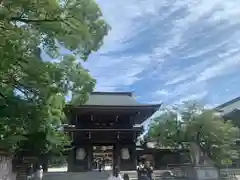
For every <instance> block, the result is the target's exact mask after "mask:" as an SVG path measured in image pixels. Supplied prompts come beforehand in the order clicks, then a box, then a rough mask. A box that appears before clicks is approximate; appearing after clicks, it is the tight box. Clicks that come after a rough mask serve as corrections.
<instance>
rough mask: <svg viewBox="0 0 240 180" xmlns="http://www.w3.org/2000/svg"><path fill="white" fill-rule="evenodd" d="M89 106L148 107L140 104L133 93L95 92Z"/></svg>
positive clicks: (90, 96) (91, 95)
mask: <svg viewBox="0 0 240 180" xmlns="http://www.w3.org/2000/svg"><path fill="white" fill-rule="evenodd" d="M84 105H87V106H146V105H149V104H141V103H138V102H137V101H136V100H135V98H134V97H133V95H132V93H131V92H93V93H91V94H90V95H89V99H88V101H87V102H86V103H85V104H84Z"/></svg>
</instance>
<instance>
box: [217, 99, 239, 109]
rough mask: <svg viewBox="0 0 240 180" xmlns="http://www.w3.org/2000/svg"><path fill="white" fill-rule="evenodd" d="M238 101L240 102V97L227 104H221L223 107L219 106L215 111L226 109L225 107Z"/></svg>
mask: <svg viewBox="0 0 240 180" xmlns="http://www.w3.org/2000/svg"><path fill="white" fill-rule="evenodd" d="M237 101H240V96H239V97H236V98H234V99H232V100H230V101H227V102H225V103H223V104H221V105H219V106H217V107H215V109H221V108H224V107H226V106H228V105H230V104H233V103H235V102H237Z"/></svg>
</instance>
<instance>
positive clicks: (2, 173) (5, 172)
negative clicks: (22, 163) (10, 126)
mask: <svg viewBox="0 0 240 180" xmlns="http://www.w3.org/2000/svg"><path fill="white" fill-rule="evenodd" d="M0 180H16V175H15V174H14V173H13V171H12V156H11V155H10V154H9V153H6V152H4V151H0Z"/></svg>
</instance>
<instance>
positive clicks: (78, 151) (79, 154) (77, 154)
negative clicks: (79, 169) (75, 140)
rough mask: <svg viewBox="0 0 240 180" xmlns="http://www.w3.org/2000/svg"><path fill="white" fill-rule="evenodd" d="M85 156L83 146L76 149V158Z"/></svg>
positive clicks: (80, 158)
mask: <svg viewBox="0 0 240 180" xmlns="http://www.w3.org/2000/svg"><path fill="white" fill-rule="evenodd" d="M85 156H86V153H85V150H84V149H83V148H79V149H77V151H76V159H77V160H84V159H85Z"/></svg>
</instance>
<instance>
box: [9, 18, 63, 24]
mask: <svg viewBox="0 0 240 180" xmlns="http://www.w3.org/2000/svg"><path fill="white" fill-rule="evenodd" d="M10 20H11V21H20V22H24V23H43V22H60V21H62V19H60V18H54V19H26V18H20V17H12V18H10Z"/></svg>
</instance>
